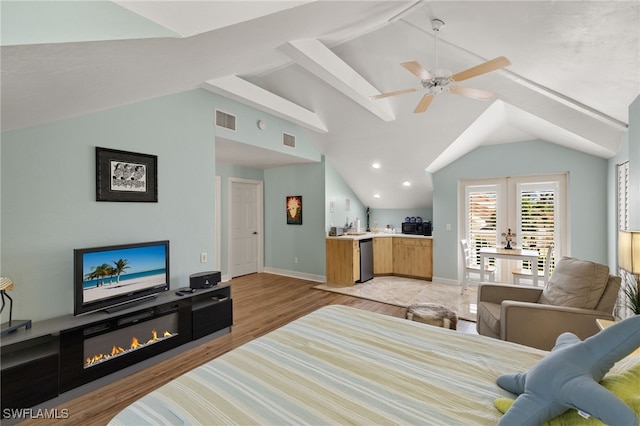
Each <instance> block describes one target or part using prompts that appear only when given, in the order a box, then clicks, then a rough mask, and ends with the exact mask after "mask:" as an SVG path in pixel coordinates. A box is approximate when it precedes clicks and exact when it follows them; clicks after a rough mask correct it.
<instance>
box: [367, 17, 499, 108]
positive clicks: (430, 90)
mask: <svg viewBox="0 0 640 426" xmlns="http://www.w3.org/2000/svg"><path fill="white" fill-rule="evenodd" d="M443 26H444V22H443V21H441V20H440V19H433V20H432V21H431V27H432V29H433V31H434V32H435V49H434V50H435V55H434V56H435V64H436V68H435V69H434V70H432V71H431V72H430V71H427V70H426V69H425V68H424V67H423V66H422V65H420V64H419V63H418V62H417V61H410V62H403V63H401V64H400V65H402V66H403V67H404V68H406V69H407V70H408V71H409V72H410V73H412V74H414V75H415V76H417V77H418V78H419V79H420V82H421V84H422V85H421V86H419V87H413V88H410V89H403V90H396V91H395V92H388V93H382V94H380V95H375V96H371V97H369V99H371V100H374V99H381V98H387V97H389V96H396V95H402V94H404V93H411V92H417V91H419V90H423V89H425V90H427V94H426V95H424V96H423V97H422V99H420V102H418V105H417V106H416V109H415V110H413V112H414V113H419V112H425V111H426V110H427V108H428V107H429V104H431V101H432V100H433V98H434V97H435V96H436V95H438V94H440V93H442V92H443V91H447V92H450V93H454V94H456V95H462V96H466V97H468V98H472V99H478V100H481V101H490V100H492V99H493V98H495V96H496V94H495V93H492V92H487V91H485V90H480V89H472V88H470V87H462V86H452V85H450V83H454V82H458V81H464V80H467V79H469V78H472V77H477V76H479V75H482V74H486V73H488V72H491V71H495V70H499V69H500V68H504V67H506V66H509V65H511V62H510V61H509V60H508V59H507V58H505V57H504V56H500V57H498V58H495V59H492V60H490V61H487V62H485V63H483V64H480V65H476V66H475V67H472V68H469V69H468V70H464V71H461V72H459V73H457V74H453V75H452V73H451V71H449V70H446V69H438V32H439V31H440V29H441V28H442V27H443Z"/></svg>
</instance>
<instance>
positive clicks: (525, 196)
mask: <svg viewBox="0 0 640 426" xmlns="http://www.w3.org/2000/svg"><path fill="white" fill-rule="evenodd" d="M517 188H518V191H517V192H518V201H517V202H518V205H517V211H518V216H517V219H518V231H517V233H518V235H517V238H518V241H519V245H520V247H522V248H523V249H532V250H538V251H539V252H540V257H539V258H538V268H539V269H540V270H542V269H543V268H544V262H545V257H546V253H547V248H548V247H549V246H550V245H551V244H554V242H555V241H556V240H557V238H556V233H557V226H558V224H557V214H556V206H557V204H558V184H557V182H538V183H521V184H518V185H517ZM522 263H523V267H524V268H528V269H529V268H531V262H529V261H524V262H522ZM553 265H554V262H553V259H551V263H550V271H551V270H553Z"/></svg>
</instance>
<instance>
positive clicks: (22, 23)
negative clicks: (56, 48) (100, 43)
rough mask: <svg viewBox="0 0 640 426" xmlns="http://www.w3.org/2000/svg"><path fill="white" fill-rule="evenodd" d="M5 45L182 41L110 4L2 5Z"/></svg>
mask: <svg viewBox="0 0 640 426" xmlns="http://www.w3.org/2000/svg"><path fill="white" fill-rule="evenodd" d="M0 7H1V13H0V17H1V19H2V25H1V26H0V28H1V29H2V37H1V40H2V45H3V46H11V45H18V44H39V43H66V42H75V41H86V40H125V39H137V38H152V37H153V38H156V37H180V35H179V34H177V33H174V32H173V31H170V30H168V29H167V28H164V27H162V26H161V25H158V24H156V23H155V22H152V21H150V20H148V19H146V18H143V17H142V16H140V15H138V14H136V13H134V12H131V11H129V10H127V9H125V8H123V7H121V6H119V5H117V4H115V3H114V2H110V1H3V2H0Z"/></svg>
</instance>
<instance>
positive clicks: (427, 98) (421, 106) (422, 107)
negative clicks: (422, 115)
mask: <svg viewBox="0 0 640 426" xmlns="http://www.w3.org/2000/svg"><path fill="white" fill-rule="evenodd" d="M432 100H433V95H424V96H423V97H422V99H420V102H418V105H417V106H416V109H414V110H413V112H415V113H418V112H425V111H426V110H427V108H429V104H431V101H432Z"/></svg>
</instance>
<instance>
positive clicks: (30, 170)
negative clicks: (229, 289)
mask: <svg viewBox="0 0 640 426" xmlns="http://www.w3.org/2000/svg"><path fill="white" fill-rule="evenodd" d="M216 108H218V109H222V110H224V111H225V112H228V113H231V114H234V115H236V116H237V117H238V120H237V124H238V129H237V131H236V132H230V131H228V130H226V129H220V128H216V127H215V126H214V124H213V116H214V110H215V109H216ZM258 119H264V120H266V121H268V123H269V129H268V130H267V131H264V132H262V131H260V130H259V129H258V128H257V126H256V125H255V123H256V121H257V120H258ZM282 131H286V132H288V133H292V134H294V135H296V137H297V139H296V142H297V149H296V151H295V152H292V151H291V149H290V148H287V147H284V148H286V149H287V151H286V152H287V153H288V154H290V155H292V154H293V155H298V156H300V157H302V158H305V159H311V160H314V161H318V163H317V165H312V166H299V167H298V168H294V169H295V173H293V175H292V176H291V177H290V178H291V179H293V180H294V181H298V184H297V186H295V187H293V188H291V190H304V192H305V193H307V194H308V197H305V199H304V201H305V222H306V223H305V232H304V233H303V234H302V237H303V240H302V241H301V242H300V243H299V244H300V245H304V244H305V242H308V241H309V240H308V239H307V232H309V231H310V230H311V229H316V228H317V230H318V231H317V233H319V234H322V235H323V233H324V229H323V228H324V223H325V221H324V216H323V215H324V199H323V195H324V185H323V179H324V178H323V176H322V173H319V171H322V170H323V169H324V166H323V164H322V163H321V162H320V161H321V156H320V154H319V153H318V152H317V150H315V148H314V147H313V146H312V145H311V144H310V142H308V140H306V137H305V136H304V134H303V132H302V131H301V130H300V128H298V126H297V125H295V124H292V123H289V122H287V121H284V120H282V119H279V118H276V117H273V116H270V115H268V114H265V113H263V112H260V111H257V110H255V109H253V108H250V107H247V106H245V105H242V104H239V103H237V102H235V101H232V100H229V99H226V98H223V97H221V96H218V95H215V94H212V93H209V92H207V91H204V90H200V89H198V90H193V91H189V92H184V93H180V94H176V95H171V96H166V97H162V98H158V99H154V100H149V101H145V102H140V103H136V104H133V105H129V106H124V107H120V108H114V109H111V110H107V111H103V112H100V113H95V114H90V115H87V116H83V117H79V118H74V119H69V120H62V121H59V122H55V123H52V124H47V125H42V126H37V127H33V128H29V129H23V130H16V131H8V132H3V134H2V145H1V146H0V149H1V155H0V159H1V161H2V163H1V166H2V167H1V169H0V170H1V173H2V179H1V180H0V184H1V185H2V186H1V192H0V194H1V195H2V197H1V198H2V203H1V207H2V211H1V213H2V214H1V224H0V229H2V242H1V248H0V254H1V261H0V266H1V267H2V275H3V276H8V277H11V278H12V279H13V280H14V282H15V283H16V289H15V290H14V291H13V292H12V296H14V316H17V317H23V318H30V319H32V320H39V319H45V318H50V317H54V316H58V315H64V314H68V313H71V312H72V311H73V276H72V268H73V258H72V254H73V249H74V248H82V247H94V246H102V245H109V244H120V243H128V242H140V241H151V240H159V239H168V240H170V241H171V287H172V288H177V287H181V286H185V285H188V276H189V275H190V274H192V273H194V272H200V271H205V270H211V269H212V268H213V267H214V266H215V265H214V263H213V262H214V260H215V259H216V257H217V256H216V255H217V253H216V251H215V237H216V235H215V215H214V211H215V207H216V206H215V203H214V200H215V195H216V194H215V176H216V166H215V138H216V136H217V135H222V136H223V137H225V138H227V139H234V140H241V141H242V142H245V143H249V144H252V145H256V146H259V147H261V148H268V149H272V150H283V147H282V146H281V145H282V144H281V134H282ZM96 146H100V147H107V148H113V149H121V150H125V151H133V152H140V153H145V154H153V155H157V156H158V187H159V191H158V203H109V202H96V201H95V147H96ZM283 151H284V150H283ZM219 167H220V174H221V178H223V179H224V178H225V177H226V178H228V177H229V176H232V175H233V176H236V177H237V176H240V177H247V178H256V179H258V180H259V179H261V178H262V176H264V175H263V174H262V171H256V170H252V169H246V168H238V167H236V166H222V165H220V166H219ZM307 168H308V170H309V172H307V171H305V170H307ZM285 169H286V168H285ZM279 173H280V172H272V173H271V176H274V179H275V181H274V182H275V183H273V184H271V185H269V180H268V179H266V178H265V188H266V187H269V188H270V190H271V191H273V190H274V188H273V185H278V181H279ZM282 173H284V172H282ZM305 179H310V180H308V181H307V180H305ZM284 180H286V179H283V181H284ZM301 182H309V183H308V184H305V183H301ZM317 182H320V185H317ZM225 185H226V182H223V184H222V188H221V189H222V190H223V191H226V187H225ZM305 185H307V186H308V187H309V190H307V188H306V187H305ZM289 187H290V185H289V186H288V187H286V188H287V189H289ZM288 195H291V194H290V193H289V194H288ZM222 200H224V198H223V199H222ZM223 202H224V201H223ZM283 203H284V202H283V201H280V200H278V201H276V200H275V199H273V200H265V209H266V210H267V209H268V210H267V211H268V212H269V214H270V216H267V217H268V218H269V219H272V217H273V213H272V212H273V210H274V209H280V211H281V212H282V209H283ZM316 203H319V204H318V205H315V204H316ZM307 206H308V209H307ZM221 212H222V214H223V215H225V217H224V219H226V204H223V205H222V206H221ZM267 217H265V219H267ZM314 222H315V223H314ZM222 229H223V230H226V221H225V222H223V223H222ZM298 235H299V234H293V235H290V234H287V233H286V232H285V233H278V232H271V234H270V238H271V240H269V241H267V242H266V243H265V250H266V249H267V248H270V247H276V248H277V249H276V250H281V247H285V246H291V245H292V244H291V243H290V241H289V240H288V238H292V237H297V236H298ZM312 241H313V240H312ZM296 244H298V243H296ZM314 244H315V242H314ZM294 245H295V244H294ZM315 245H318V244H315ZM222 247H223V248H224V247H226V241H224V240H223V241H222ZM322 247H324V244H322ZM305 250H307V251H308V249H304V250H302V251H303V252H304V251H305ZM322 251H323V250H322ZM202 252H206V253H208V255H209V259H210V260H209V263H206V264H201V263H200V253H202ZM221 255H224V251H223V253H221ZM322 256H324V253H322ZM291 257H292V256H289V255H288V254H286V252H278V253H273V254H271V257H269V258H268V259H266V262H265V266H266V267H269V266H271V267H277V268H282V267H283V266H286V265H284V260H285V259H289V258H291ZM225 260H226V257H225ZM303 261H304V263H303V264H299V265H298V266H297V267H298V268H307V267H308V268H309V273H311V274H320V275H323V274H324V257H322V259H319V258H318V255H317V254H316V253H315V252H314V253H311V254H309V255H304V256H300V262H301V263H302V262H303ZM267 262H272V265H271V264H269V263H267ZM224 265H226V263H224ZM318 265H321V266H320V267H318ZM222 271H223V273H226V271H225V270H224V269H223V270H222ZM5 311H6V310H5ZM2 316H3V321H4V320H6V318H5V317H6V312H3V315H2Z"/></svg>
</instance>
